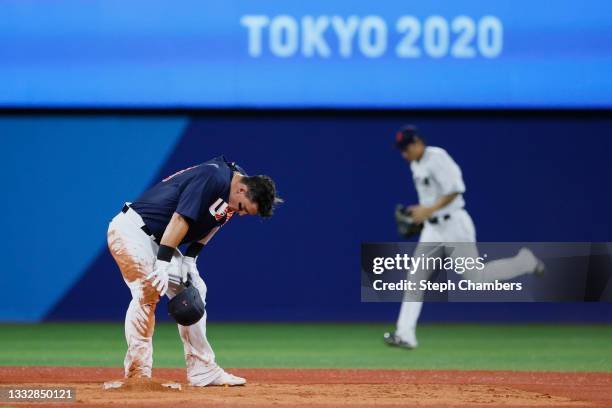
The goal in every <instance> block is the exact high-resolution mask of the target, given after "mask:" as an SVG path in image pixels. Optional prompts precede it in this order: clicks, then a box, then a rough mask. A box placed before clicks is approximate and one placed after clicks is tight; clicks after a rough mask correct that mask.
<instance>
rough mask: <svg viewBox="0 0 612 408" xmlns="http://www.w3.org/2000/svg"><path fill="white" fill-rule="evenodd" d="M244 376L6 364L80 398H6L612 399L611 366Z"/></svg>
mask: <svg viewBox="0 0 612 408" xmlns="http://www.w3.org/2000/svg"><path fill="white" fill-rule="evenodd" d="M228 371H230V372H232V373H234V374H237V375H240V376H243V377H246V378H247V380H248V381H249V383H248V384H247V385H246V386H243V387H205V388H195V387H189V386H186V385H185V371H184V369H164V368H160V369H155V370H154V379H155V381H157V382H163V381H176V382H179V383H182V384H183V388H182V390H180V391H177V390H172V389H163V388H161V387H158V386H157V385H156V383H155V382H154V383H149V382H147V381H142V380H140V381H135V382H133V383H131V384H130V386H129V387H124V388H123V389H114V390H104V389H103V388H102V385H103V383H104V382H105V381H109V380H114V379H119V378H121V375H122V370H121V369H119V368H79V367H0V384H1V385H2V386H3V387H6V386H13V385H14V386H21V387H23V386H26V385H27V386H44V387H51V386H63V387H67V386H70V387H74V388H75V389H76V402H74V403H64V404H59V405H58V404H57V403H55V404H50V403H27V402H24V403H14V402H10V403H7V402H3V403H0V405H2V406H20V407H23V406H31V407H41V408H42V407H58V406H74V407H78V408H86V407H87V408H89V407H92V408H93V407H96V408H99V407H108V406H129V407H133V408H137V407H138V408H139V407H155V408H157V407H159V408H169V407H173V408H174V407H176V406H178V405H180V407H181V408H191V407H230V406H239V407H245V408H255V407H266V408H270V407H292V408H300V407H306V406H314V407H318V408H323V407H338V406H341V407H346V408H349V407H366V406H368V407H372V406H389V407H392V406H397V407H399V406H403V407H428V408H443V407H444V408H446V407H509V408H510V407H511V408H519V407H598V408H599V407H601V408H603V407H612V373H551V372H512V371H443V370H435V371H433V370H432V371H428V370H426V371H421V370H419V371H402V370H357V369H278V368H276V369H234V370H231V369H228Z"/></svg>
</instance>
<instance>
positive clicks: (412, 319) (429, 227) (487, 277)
mask: <svg viewBox="0 0 612 408" xmlns="http://www.w3.org/2000/svg"><path fill="white" fill-rule="evenodd" d="M419 242H420V243H424V244H426V245H424V246H420V245H418V246H417V248H416V250H415V254H414V256H420V255H421V254H422V253H424V252H431V249H432V245H431V244H432V243H441V244H444V243H453V242H465V243H473V245H467V246H462V247H461V248H460V250H455V251H452V252H450V253H446V251H445V249H444V246H443V245H441V246H440V252H441V253H440V254H439V256H442V257H474V258H475V257H478V248H477V247H476V229H475V228H474V222H473V221H472V218H471V217H470V215H469V214H468V212H467V211H465V210H464V209H461V210H457V211H454V212H453V213H452V214H451V217H450V218H449V219H448V220H440V221H438V223H437V224H431V223H429V222H426V223H425V226H424V228H423V231H422V232H421V236H420V238H419ZM424 247H426V248H427V250H425V249H424ZM536 264H537V259H536V258H535V256H534V255H533V253H531V251H520V252H519V253H518V254H517V255H516V256H514V257H512V258H506V259H497V260H494V261H491V262H487V263H486V264H485V268H484V270H482V271H472V272H466V273H465V274H464V275H463V276H464V277H465V279H469V280H472V281H475V282H494V281H495V280H500V281H504V280H509V279H514V278H516V277H519V276H522V275H524V274H527V273H530V272H533V270H534V269H535V267H536ZM433 273H434V271H432V270H420V271H418V272H417V274H419V275H420V276H419V279H429V278H430V277H431V275H432V274H433ZM422 307H423V302H421V301H419V300H411V301H407V302H402V306H401V308H400V313H399V316H398V319H397V330H396V332H395V333H396V335H398V336H399V337H400V338H401V339H403V340H405V341H409V342H411V343H415V344H416V336H415V330H416V325H417V321H418V319H419V316H420V314H421V308H422Z"/></svg>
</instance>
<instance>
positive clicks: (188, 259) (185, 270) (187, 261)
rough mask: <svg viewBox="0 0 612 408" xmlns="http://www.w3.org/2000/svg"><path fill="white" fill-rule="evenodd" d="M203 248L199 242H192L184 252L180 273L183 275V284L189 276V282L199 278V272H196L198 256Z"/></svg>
mask: <svg viewBox="0 0 612 408" xmlns="http://www.w3.org/2000/svg"><path fill="white" fill-rule="evenodd" d="M202 248H204V244H201V243H199V242H192V243H191V245H189V247H187V250H186V251H185V256H184V257H183V265H182V266H181V271H182V275H183V282H186V281H187V277H188V276H191V280H195V278H196V277H197V276H200V271H198V265H197V263H196V262H197V260H198V254H199V253H200V251H201V250H202Z"/></svg>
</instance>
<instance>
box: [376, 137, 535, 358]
mask: <svg viewBox="0 0 612 408" xmlns="http://www.w3.org/2000/svg"><path fill="white" fill-rule="evenodd" d="M396 147H397V148H398V150H399V151H400V152H401V155H402V157H403V158H404V159H405V160H406V161H408V162H409V163H410V169H411V171H412V177H413V180H414V184H415V187H416V190H417V193H418V197H419V204H418V205H414V206H412V207H409V211H410V215H411V216H412V218H413V220H414V222H415V223H417V224H423V230H422V231H421V235H420V237H419V242H420V243H423V246H417V248H416V250H415V256H419V255H421V254H422V253H424V252H429V253H431V250H432V249H431V248H432V244H431V243H439V247H438V249H436V250H438V251H439V252H441V253H442V255H443V256H447V257H457V256H462V257H472V258H476V257H478V249H477V247H476V244H475V243H476V230H475V228H474V223H473V222H472V218H471V217H470V215H469V214H468V212H467V211H466V210H465V208H464V207H465V201H464V199H463V193H464V192H465V184H464V182H463V176H462V174H461V169H460V168H459V166H458V165H457V163H456V162H455V161H454V160H453V159H452V157H451V156H450V155H449V154H448V153H447V152H446V150H444V149H441V148H439V147H433V146H427V145H426V144H425V141H424V140H423V138H422V137H421V136H420V134H419V132H418V130H417V129H416V128H415V127H414V126H406V127H404V128H402V129H401V130H400V131H399V132H397V134H396ZM456 242H463V243H472V244H473V245H461V246H459V247H457V246H455V247H454V248H453V249H452V251H450V250H449V249H448V248H447V247H445V246H444V243H456ZM434 247H435V246H434ZM543 270H544V265H543V263H542V262H541V261H540V260H539V259H537V258H536V257H535V255H534V254H533V253H532V252H531V250H529V249H528V248H522V249H521V250H520V251H519V252H518V254H517V255H516V256H514V257H512V258H507V259H498V260H495V261H491V262H487V263H486V264H485V268H484V270H482V271H478V273H471V272H466V273H465V274H464V277H465V278H466V279H471V280H474V281H479V282H494V281H495V280H500V281H503V280H509V279H513V278H516V277H518V276H521V275H524V274H528V273H536V274H541V273H542V272H543ZM417 273H418V274H419V276H420V277H422V278H425V279H428V278H430V277H431V275H432V274H433V273H434V271H427V270H420V271H418V272H417ZM407 298H408V293H407V296H406V297H405V299H404V300H407ZM422 305H423V303H422V302H421V301H419V300H418V299H417V300H414V299H411V301H404V302H402V306H401V309H400V313H399V317H398V319H397V328H396V330H395V332H391V333H385V335H384V340H385V342H386V343H387V344H389V345H391V346H398V347H403V348H407V349H413V348H415V347H417V345H418V342H417V338H416V325H417V320H418V318H419V315H420V313H421V308H422Z"/></svg>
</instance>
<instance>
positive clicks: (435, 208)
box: [429, 193, 459, 214]
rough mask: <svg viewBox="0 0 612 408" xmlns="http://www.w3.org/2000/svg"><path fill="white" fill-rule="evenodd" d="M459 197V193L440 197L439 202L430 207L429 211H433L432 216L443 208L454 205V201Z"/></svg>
mask: <svg viewBox="0 0 612 408" xmlns="http://www.w3.org/2000/svg"><path fill="white" fill-rule="evenodd" d="M458 195H459V193H450V194H447V195H445V196H442V197H440V198H439V199H438V201H436V202H435V203H434V204H433V205H432V206H431V207H429V210H430V211H431V213H432V214H433V213H435V212H436V211H438V210H441V209H442V208H444V207H446V206H447V205H449V204H450V203H452V202H453V200H454V199H455V198H457V196H458Z"/></svg>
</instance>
